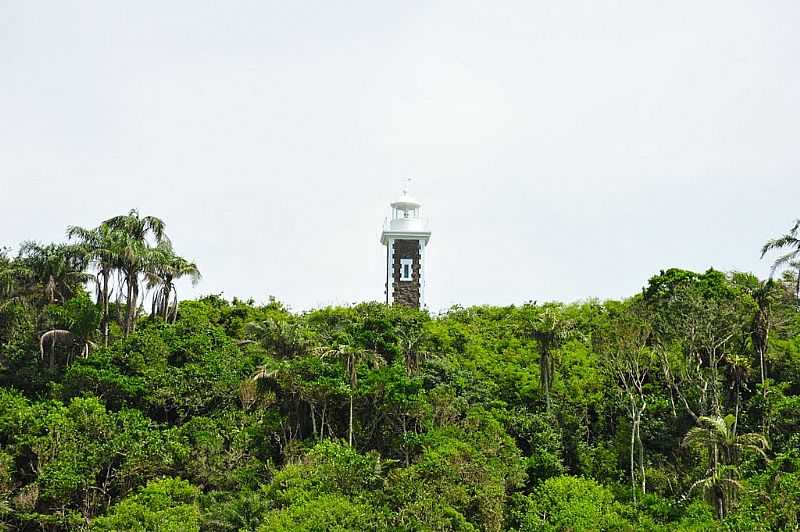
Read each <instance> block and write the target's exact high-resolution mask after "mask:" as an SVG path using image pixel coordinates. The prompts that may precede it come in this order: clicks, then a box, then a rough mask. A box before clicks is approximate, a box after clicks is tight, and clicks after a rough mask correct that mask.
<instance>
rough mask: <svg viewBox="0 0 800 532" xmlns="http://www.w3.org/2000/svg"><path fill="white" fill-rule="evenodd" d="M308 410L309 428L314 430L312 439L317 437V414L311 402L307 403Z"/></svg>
mask: <svg viewBox="0 0 800 532" xmlns="http://www.w3.org/2000/svg"><path fill="white" fill-rule="evenodd" d="M308 408H309V410H311V428H312V429H313V430H314V439H315V440H316V439H317V416H316V412H315V411H314V410H315V409H314V405H313V404H312V403H309V404H308Z"/></svg>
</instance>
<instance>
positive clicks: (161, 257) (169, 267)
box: [145, 240, 201, 321]
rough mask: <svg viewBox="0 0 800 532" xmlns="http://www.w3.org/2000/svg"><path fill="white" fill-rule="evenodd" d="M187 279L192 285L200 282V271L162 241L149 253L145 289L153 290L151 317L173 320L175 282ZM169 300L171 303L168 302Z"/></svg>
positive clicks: (165, 241)
mask: <svg viewBox="0 0 800 532" xmlns="http://www.w3.org/2000/svg"><path fill="white" fill-rule="evenodd" d="M184 277H188V278H189V279H190V280H191V281H192V285H193V286H194V285H196V284H197V283H198V282H199V281H200V277H201V275H200V270H199V269H198V268H197V265H196V264H195V263H194V262H189V261H188V260H186V259H184V258H183V257H179V256H178V255H176V254H175V252H174V251H173V249H172V244H171V243H170V242H169V241H168V240H162V241H161V242H159V243H158V245H156V247H155V248H154V249H153V250H152V251H151V253H150V256H149V261H148V265H147V269H146V271H145V279H146V281H147V289H148V290H152V289H155V290H156V293H155V295H154V296H153V309H152V311H153V315H154V316H161V317H162V318H164V320H169V319H170V317H171V318H172V319H173V321H174V320H175V318H176V317H177V313H178V289H177V288H176V286H175V281H177V280H178V279H182V278H184ZM170 300H171V301H170Z"/></svg>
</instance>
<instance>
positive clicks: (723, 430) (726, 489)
mask: <svg viewBox="0 0 800 532" xmlns="http://www.w3.org/2000/svg"><path fill="white" fill-rule="evenodd" d="M735 423H736V421H735V419H732V418H731V416H729V417H728V419H723V418H721V417H718V416H712V417H709V416H701V417H700V418H698V426H696V427H693V428H692V429H690V430H689V432H687V433H686V436H684V438H683V442H682V443H681V445H682V446H683V447H696V448H700V449H703V450H705V451H706V452H707V456H708V476H707V477H705V478H703V479H700V480H698V481H697V482H695V483H694V484H693V485H692V487H691V488H690V491H691V490H694V489H697V488H700V489H702V490H703V492H704V493H705V495H706V497H707V499H708V500H709V502H710V503H711V504H712V505H713V506H714V509H715V511H716V512H717V517H719V518H720V519H721V518H723V517H725V514H726V513H727V511H728V510H729V508H730V506H731V504H732V502H733V501H734V499H735V496H736V492H737V491H738V490H739V488H740V487H741V485H740V484H739V483H738V482H737V481H736V465H737V464H738V463H739V460H740V459H741V454H742V453H743V452H744V451H755V452H757V453H758V454H760V455H761V456H763V457H764V459H767V454H766V451H767V450H768V449H769V442H768V441H767V439H766V438H765V437H764V436H763V435H762V434H758V433H755V432H750V433H747V434H736V430H735Z"/></svg>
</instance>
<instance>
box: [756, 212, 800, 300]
mask: <svg viewBox="0 0 800 532" xmlns="http://www.w3.org/2000/svg"><path fill="white" fill-rule="evenodd" d="M786 248H788V249H789V251H788V252H787V253H785V254H784V255H781V256H780V257H778V258H777V259H775V262H774V263H773V264H772V271H771V272H770V277H771V276H772V275H774V274H775V271H777V269H778V268H780V267H781V266H789V267H791V268H795V269H797V270H798V275H797V282H796V285H795V297H797V298H800V219H797V220H795V222H794V225H793V226H792V228H791V229H789V232H788V233H786V234H785V235H782V236H780V237H778V238H773V239H772V240H769V241H768V242H767V243H766V244H764V247H762V248H761V258H762V259H763V258H764V255H766V254H767V253H768V252H770V251H772V250H775V249H780V250H782V249H786Z"/></svg>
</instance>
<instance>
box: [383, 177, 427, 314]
mask: <svg viewBox="0 0 800 532" xmlns="http://www.w3.org/2000/svg"><path fill="white" fill-rule="evenodd" d="M409 181H410V180H409ZM391 207H392V216H391V218H390V219H387V220H386V222H385V223H384V227H383V233H382V234H381V243H382V244H383V245H384V246H386V304H387V305H404V306H407V307H412V308H421V307H424V306H425V279H426V277H427V272H426V270H425V246H427V244H428V240H430V238H431V232H430V231H429V230H428V224H427V222H426V221H425V220H424V219H422V218H421V217H420V207H421V205H420V203H419V202H418V201H417V200H415V199H414V198H413V197H411V196H410V195H409V194H408V186H406V188H405V189H403V194H402V195H401V196H400V198H399V199H398V200H397V201H395V202H393V203H392V204H391Z"/></svg>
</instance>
